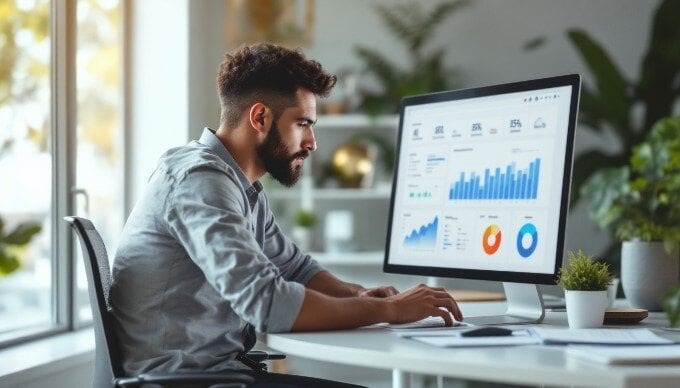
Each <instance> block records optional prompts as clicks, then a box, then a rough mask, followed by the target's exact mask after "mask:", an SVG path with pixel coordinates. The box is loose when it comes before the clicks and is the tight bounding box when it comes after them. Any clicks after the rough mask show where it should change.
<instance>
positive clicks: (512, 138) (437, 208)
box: [385, 76, 578, 280]
mask: <svg viewBox="0 0 680 388" xmlns="http://www.w3.org/2000/svg"><path fill="white" fill-rule="evenodd" d="M576 77H578V76H576ZM573 78H574V77H567V79H566V81H564V82H557V83H558V84H560V83H561V85H556V86H549V87H541V86H540V84H541V82H540V80H538V81H533V82H532V83H530V84H522V83H516V84H509V85H505V88H503V86H501V88H500V89H496V90H494V87H486V88H481V89H480V90H479V91H475V90H467V91H462V92H458V93H457V92H446V93H439V94H434V95H432V97H431V98H428V97H427V96H418V97H416V98H414V99H411V100H410V99H405V100H404V102H403V106H402V112H401V118H400V133H399V140H398V157H397V164H396V170H395V176H394V181H393V191H392V203H391V208H390V223H389V227H388V240H387V247H386V257H385V269H386V271H387V272H404V271H403V270H406V271H408V268H409V267H413V268H421V269H424V272H423V271H421V272H423V273H431V274H435V273H436V274H440V273H441V271H428V270H427V269H428V268H430V269H444V270H446V269H451V270H454V271H455V270H461V271H462V272H460V273H467V274H474V273H475V272H477V273H479V272H478V271H494V272H509V273H523V274H545V275H554V274H555V272H556V269H557V267H558V265H561V254H562V252H558V250H560V249H561V248H562V241H561V240H562V239H563V234H564V223H565V217H566V206H567V202H568V190H569V180H570V173H571V160H572V157H571V152H572V150H573V129H574V128H573V127H574V121H575V109H576V105H577V101H578V99H577V93H578V83H575V82H574V79H573ZM548 80H550V79H548ZM565 82H566V83H567V84H566V85H565V84H564V83H565ZM548 83H550V81H548ZM553 83H554V82H553ZM512 89H524V90H516V91H513V90H512ZM480 94H481V95H480ZM557 261H559V263H557ZM395 268H397V269H401V271H399V270H397V271H390V269H392V270H394V269H395ZM445 272H446V271H445ZM451 274H452V273H449V275H451ZM453 274H454V275H455V272H454V273H453ZM472 277H475V276H472ZM480 278H484V276H480ZM499 280H503V279H499Z"/></svg>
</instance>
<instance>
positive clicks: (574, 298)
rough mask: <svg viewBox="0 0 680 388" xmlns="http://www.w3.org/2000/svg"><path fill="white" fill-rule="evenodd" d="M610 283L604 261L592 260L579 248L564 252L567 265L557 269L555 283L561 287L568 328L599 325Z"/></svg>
mask: <svg viewBox="0 0 680 388" xmlns="http://www.w3.org/2000/svg"><path fill="white" fill-rule="evenodd" d="M611 282H612V275H611V273H610V272H609V265H608V264H606V263H602V262H597V261H595V260H594V259H593V257H592V256H588V255H586V254H585V253H583V251H581V250H579V251H578V252H577V253H574V252H572V251H569V252H567V265H566V267H564V268H561V269H560V273H559V280H558V282H557V284H558V285H559V286H560V287H562V288H563V289H564V296H565V299H566V304H567V320H568V321H569V327H570V328H572V329H581V328H587V327H599V326H602V322H603V321H604V312H605V310H606V309H607V306H608V304H609V303H608V299H607V287H609V285H610V284H611Z"/></svg>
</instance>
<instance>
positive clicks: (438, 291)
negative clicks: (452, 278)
mask: <svg viewBox="0 0 680 388" xmlns="http://www.w3.org/2000/svg"><path fill="white" fill-rule="evenodd" d="M387 302H388V303H389V305H390V309H389V311H390V313H389V319H390V320H389V323H407V322H413V321H417V320H420V319H423V318H427V317H430V316H438V317H442V319H444V322H445V323H446V326H451V325H453V321H452V320H451V315H450V314H449V313H451V314H453V317H454V318H455V319H456V320H458V321H462V320H463V314H462V313H461V312H460V309H459V308H458V304H457V303H456V301H455V300H454V299H453V297H452V296H451V294H449V293H448V292H447V291H446V290H445V289H444V288H440V287H428V286H426V285H424V284H419V285H417V286H415V287H411V288H409V289H408V290H406V291H404V292H402V293H400V294H396V295H392V296H389V297H387Z"/></svg>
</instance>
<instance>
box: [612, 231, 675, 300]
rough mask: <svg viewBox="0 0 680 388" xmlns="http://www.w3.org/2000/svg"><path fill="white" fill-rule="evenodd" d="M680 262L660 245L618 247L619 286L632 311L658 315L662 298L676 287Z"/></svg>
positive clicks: (635, 242) (640, 242)
mask: <svg viewBox="0 0 680 388" xmlns="http://www.w3.org/2000/svg"><path fill="white" fill-rule="evenodd" d="M679 266H680V261H679V260H678V254H677V253H676V254H675V255H673V256H671V255H670V254H669V253H668V252H667V251H666V249H664V247H663V243H660V242H643V241H626V242H624V243H623V246H622V247H621V286H622V287H623V292H624V294H626V300H628V303H629V304H630V306H631V307H635V308H642V309H647V310H649V311H661V308H662V306H661V295H662V294H663V293H664V292H665V291H667V290H668V289H670V288H671V287H672V286H674V285H675V284H676V283H678V271H679V269H680V268H679Z"/></svg>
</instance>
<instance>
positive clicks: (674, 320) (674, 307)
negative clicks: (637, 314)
mask: <svg viewBox="0 0 680 388" xmlns="http://www.w3.org/2000/svg"><path fill="white" fill-rule="evenodd" d="M661 301H662V303H663V310H664V311H665V312H666V315H668V320H669V321H670V326H671V327H678V324H680V283H678V284H677V285H675V286H674V287H673V288H671V289H670V290H668V291H666V292H665V293H664V294H663V295H662V297H661Z"/></svg>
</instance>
